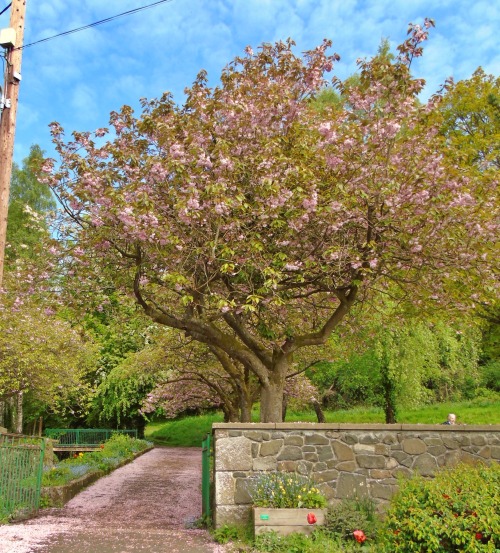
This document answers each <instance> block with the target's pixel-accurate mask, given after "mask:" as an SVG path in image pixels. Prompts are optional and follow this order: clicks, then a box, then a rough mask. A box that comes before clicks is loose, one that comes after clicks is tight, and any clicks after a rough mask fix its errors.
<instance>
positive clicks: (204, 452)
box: [201, 434, 212, 519]
mask: <svg viewBox="0 0 500 553" xmlns="http://www.w3.org/2000/svg"><path fill="white" fill-rule="evenodd" d="M210 438H211V434H207V435H206V437H205V439H204V440H203V442H202V444H201V512H202V514H203V516H204V517H205V518H206V519H209V518H210V517H211V503H210V459H211V452H212V447H211V440H210Z"/></svg>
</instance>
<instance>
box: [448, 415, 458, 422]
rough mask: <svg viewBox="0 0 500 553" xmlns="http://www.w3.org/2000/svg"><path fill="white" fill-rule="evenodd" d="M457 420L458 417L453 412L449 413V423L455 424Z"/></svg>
mask: <svg viewBox="0 0 500 553" xmlns="http://www.w3.org/2000/svg"><path fill="white" fill-rule="evenodd" d="M456 422H457V417H456V415H454V414H453V413H450V414H449V415H448V423H449V424H455V423H456Z"/></svg>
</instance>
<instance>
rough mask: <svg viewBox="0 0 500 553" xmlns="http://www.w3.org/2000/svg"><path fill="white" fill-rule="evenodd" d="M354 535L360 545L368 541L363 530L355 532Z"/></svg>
mask: <svg viewBox="0 0 500 553" xmlns="http://www.w3.org/2000/svg"><path fill="white" fill-rule="evenodd" d="M352 535H353V536H354V539H355V540H356V541H357V542H358V543H363V542H364V541H365V540H366V536H365V533H364V532H363V530H354V532H353V533H352Z"/></svg>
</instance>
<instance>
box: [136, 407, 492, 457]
mask: <svg viewBox="0 0 500 553" xmlns="http://www.w3.org/2000/svg"><path fill="white" fill-rule="evenodd" d="M448 413H455V414H456V415H457V423H458V424H500V396H499V397H498V399H497V400H494V399H475V400H472V401H463V402H459V403H439V404H435V405H426V406H423V407H420V408H419V409H412V410H408V409H406V410H405V409H401V411H400V412H399V413H398V422H399V423H402V424H440V423H442V422H444V421H445V420H446V417H447V416H448ZM258 417H259V413H258V407H256V408H255V409H254V411H253V412H252V420H253V421H254V422H258V420H259V418H258ZM325 417H326V421H327V422H332V423H333V422H338V423H384V422H385V419H384V412H383V410H382V409H376V408H356V409H350V410H342V411H325ZM222 420H223V417H222V413H211V414H206V415H199V416H193V417H183V418H181V419H176V420H168V421H156V422H152V423H150V424H148V426H147V428H146V439H148V440H152V441H153V442H154V443H156V444H158V445H168V446H173V447H200V446H201V442H202V441H203V439H204V438H205V436H206V434H207V433H208V432H210V429H211V427H212V424H213V423H215V422H222ZM316 420H317V419H316V415H315V413H314V411H291V410H289V411H288V412H287V416H286V422H316Z"/></svg>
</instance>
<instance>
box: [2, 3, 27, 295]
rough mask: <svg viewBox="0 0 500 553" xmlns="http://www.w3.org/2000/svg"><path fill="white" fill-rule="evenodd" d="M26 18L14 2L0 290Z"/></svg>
mask: <svg viewBox="0 0 500 553" xmlns="http://www.w3.org/2000/svg"><path fill="white" fill-rule="evenodd" d="M25 15H26V0H12V6H11V12H10V27H11V28H12V29H14V31H15V44H14V45H13V46H7V47H6V50H5V53H6V56H5V57H6V61H7V68H6V80H5V91H4V97H5V99H6V104H5V105H4V108H3V110H2V115H1V121H0V288H1V287H2V281H3V272H4V260H5V243H6V238H7V215H8V212H9V192H10V179H11V176H12V158H13V156H14V137H15V134H16V114H17V103H18V99H19V84H20V82H21V59H22V46H23V38H24V20H25Z"/></svg>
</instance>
